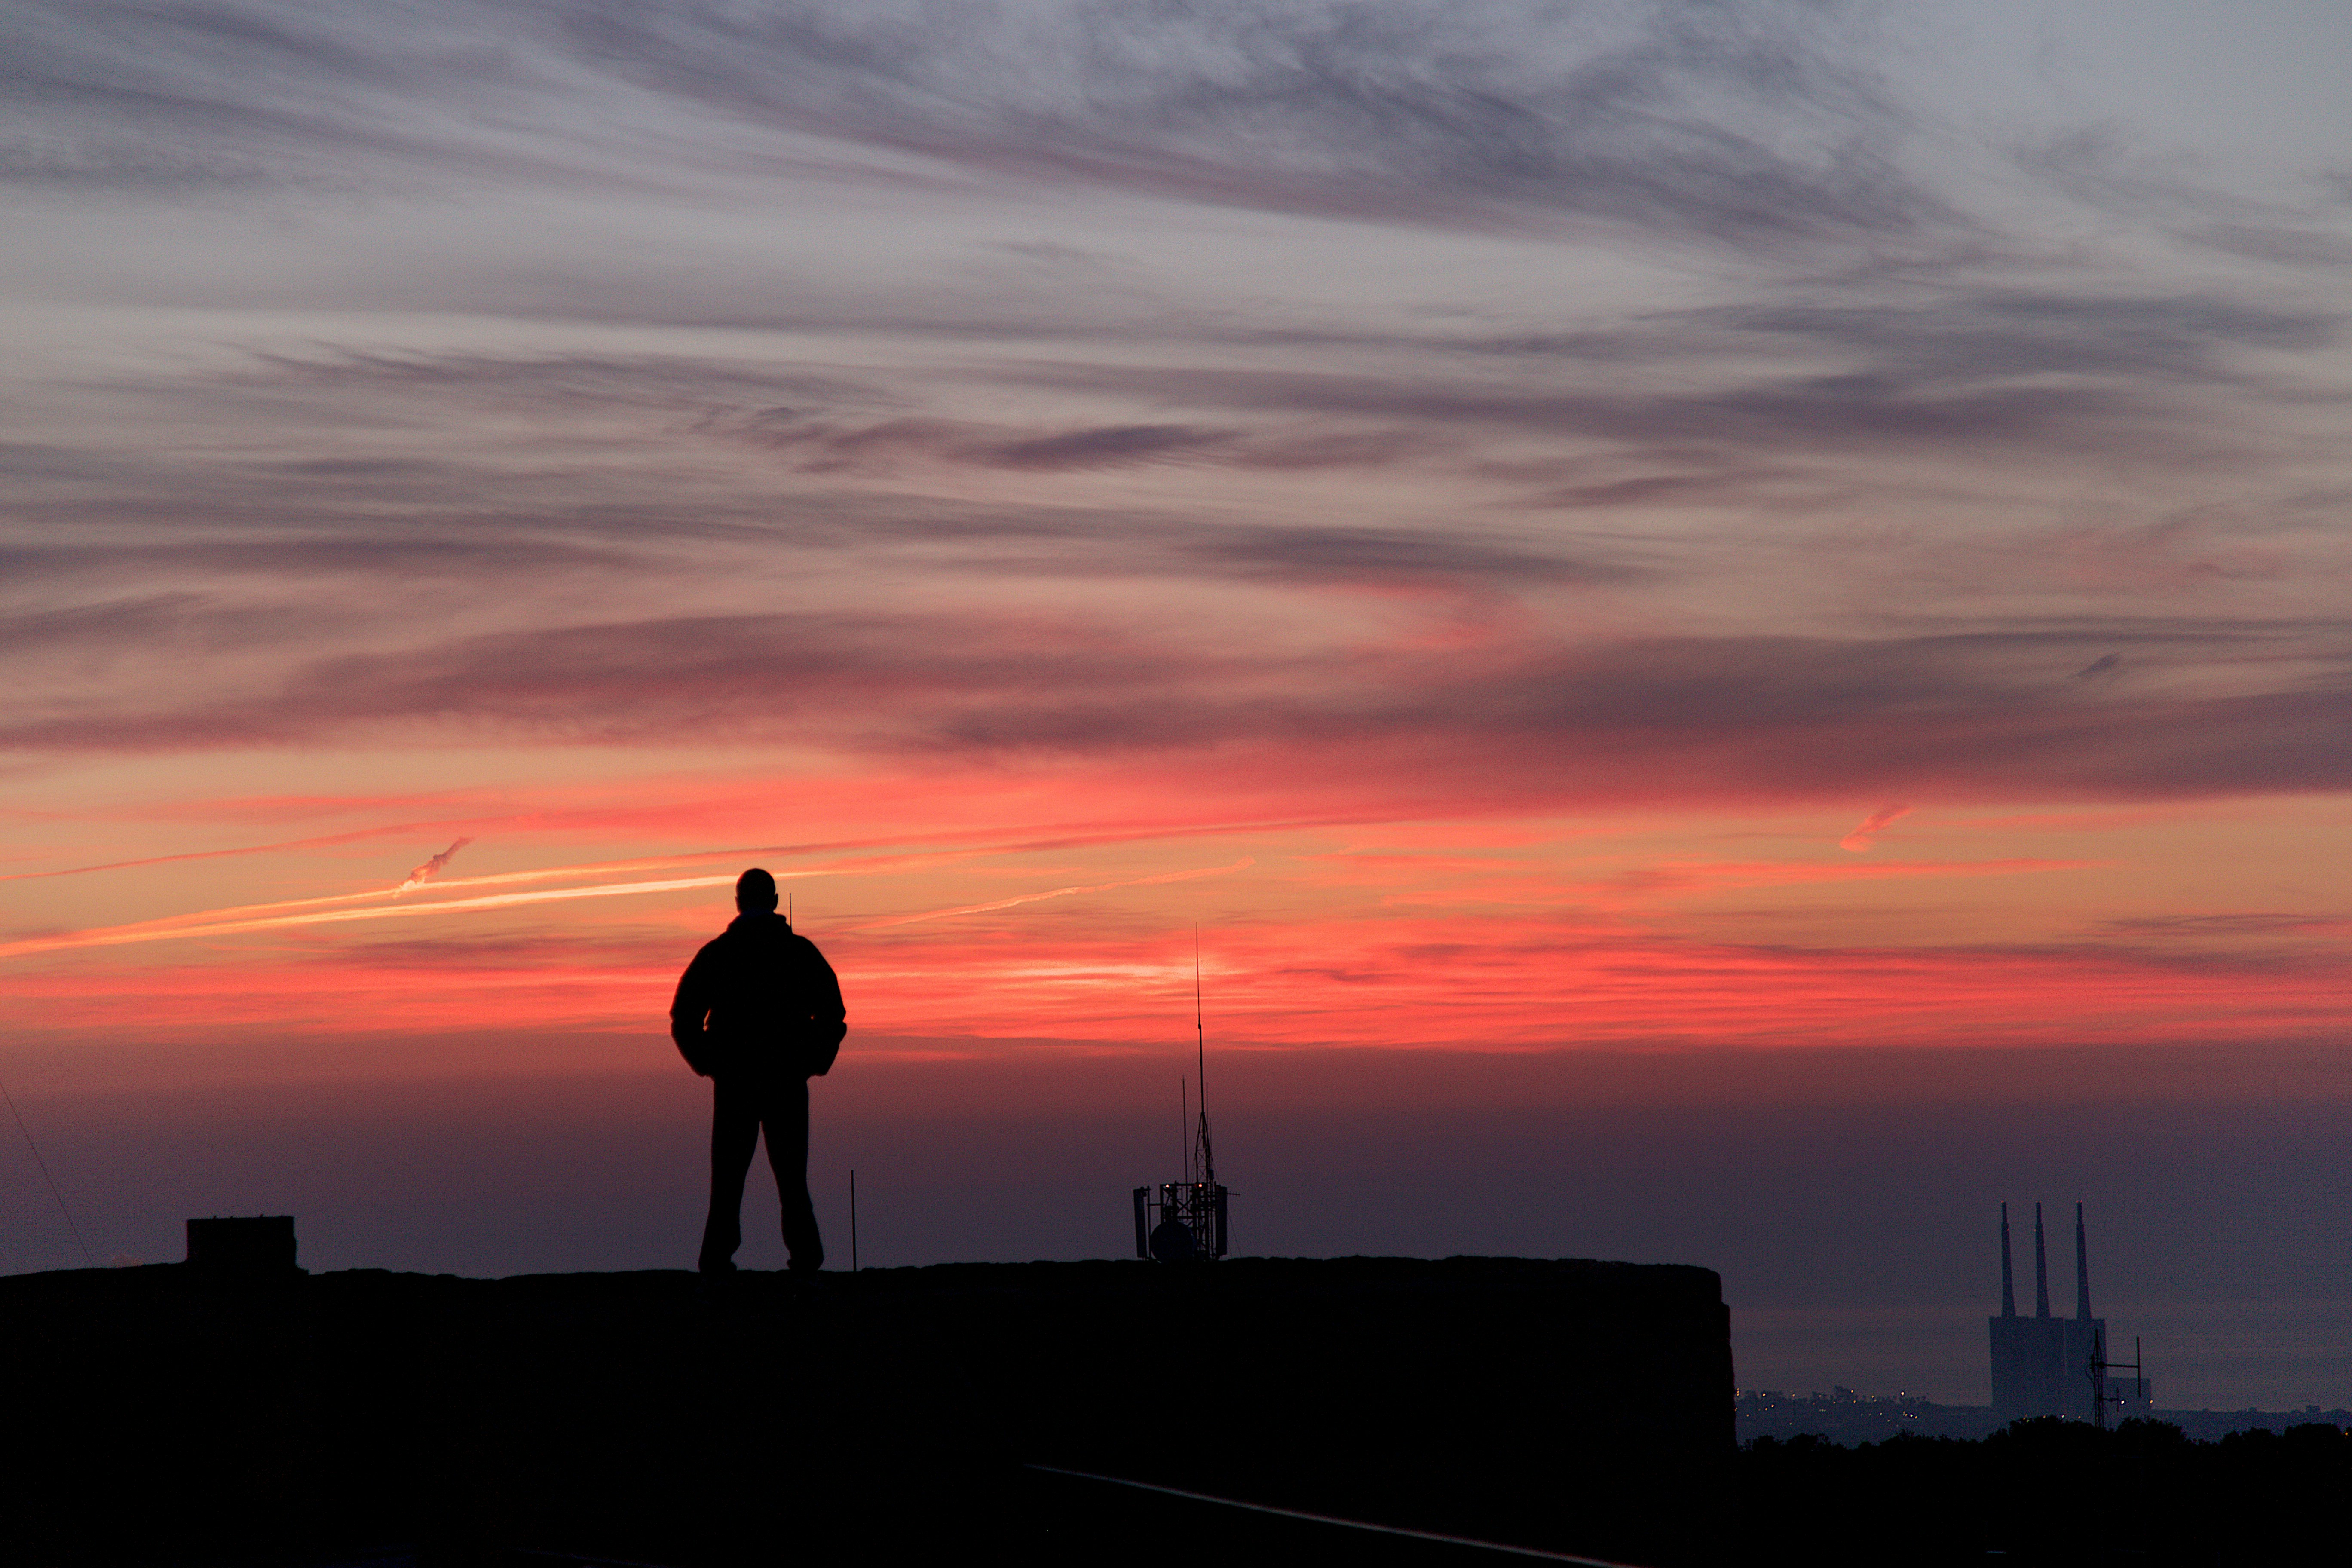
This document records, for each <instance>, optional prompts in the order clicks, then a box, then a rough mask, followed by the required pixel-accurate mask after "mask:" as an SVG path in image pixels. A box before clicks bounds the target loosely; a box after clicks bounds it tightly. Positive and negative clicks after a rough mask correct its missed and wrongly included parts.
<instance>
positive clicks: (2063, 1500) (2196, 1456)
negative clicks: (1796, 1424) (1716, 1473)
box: [1729, 1417, 2352, 1568]
mask: <svg viewBox="0 0 2352 1568" xmlns="http://www.w3.org/2000/svg"><path fill="white" fill-rule="evenodd" d="M1735 1474H1736V1476H1737V1481H1736V1483H1735V1506H1736V1508H1737V1510H1738V1512H1737V1518H1736V1522H1735V1523H1734V1525H1733V1528H1732V1529H1731V1531H1729V1537H1730V1544H1731V1545H1732V1546H1733V1547H1734V1548H1735V1549H1736V1550H1737V1552H1738V1557H1739V1560H1740V1561H1742V1562H1754V1563H1798V1562H1803V1563H1873V1564H1884V1563H1922V1564H1941V1563H2012V1564H2026V1563H2069V1564H2072V1563H2109V1562H2112V1563H2148V1564H2164V1565H2167V1568H2171V1565H2175V1564H2178V1565H2180V1568H2189V1565H2192V1564H2193V1565H2195V1568H2233V1565H2235V1564H2240V1563H2247V1564H2252V1563H2265V1564H2277V1563H2343V1562H2346V1561H2347V1559H2352V1547H2347V1539H2352V1538H2348V1537H2347V1524H2352V1434H2347V1433H2345V1432H2342V1431H2339V1430H2338V1429H2336V1427H2334V1426H2327V1425H2325V1424H2321V1423H2314V1424H2311V1425H2308V1426H2294V1427H2290V1428H2288V1429H2287V1431H2286V1432H2284V1434H2281V1433H2275V1432H2269V1431H2252V1432H2239V1433H2233V1434H2231V1436H2227V1437H2223V1438H2221V1440H2219V1441H2217V1442H2210V1443H2200V1442H2195V1441H2192V1440H2190V1439H2189V1438H2188V1437H2187V1436H2184V1435H2183V1434H2182V1433H2181V1430H2180V1428H2179V1427H2178V1426H2173V1425H2171V1424H2170V1423H2169V1422H2163V1421H2138V1420H2135V1421H2126V1422H2124V1423H2122V1424H2121V1425H2120V1426H2117V1427H2116V1429H2114V1430H2112V1431H2101V1430H2099V1429H2098V1428H2097V1427H2095V1426H2088V1425H2086V1424H2084V1423H2083V1422H2079V1421H2060V1420H2057V1419H2055V1418H2050V1417H2044V1418H2040V1419H2035V1420H2030V1421H2017V1422H2012V1423H2011V1425H2010V1426H2007V1427H2006V1428H2004V1429H2003V1430H2001V1431H2000V1432H1997V1433H1995V1434H1993V1435H1992V1436H1990V1437H1987V1438H1984V1439H1982V1440H1981V1441H1970V1440H1968V1439H1964V1438H1956V1437H1921V1436H1913V1435H1911V1434H1907V1433H1906V1434H1904V1435H1902V1436H1895V1437H1890V1438H1888V1439H1887V1440H1886V1441H1885V1442H1881V1443H1864V1444H1861V1445H1859V1446H1857V1447H1840V1446H1838V1445H1836V1444H1834V1443H1829V1442H1825V1441H1823V1440H1822V1439H1820V1438H1817V1437H1811V1436H1800V1437H1792V1438H1776V1437H1758V1438H1756V1439H1755V1440H1754V1441H1752V1442H1750V1443H1748V1445H1746V1446H1745V1447H1743V1448H1742V1450H1741V1451H1740V1454H1739V1460H1738V1466H1737V1467H1736V1469H1735Z"/></svg>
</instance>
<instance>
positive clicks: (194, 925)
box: [0, 875, 735, 958]
mask: <svg viewBox="0 0 2352 1568" xmlns="http://www.w3.org/2000/svg"><path fill="white" fill-rule="evenodd" d="M734 882H735V879H734V877H732V876H731V875H730V876H722V877H678V878H673V879H669V880H667V881H661V882H607V883H604V884H602V885H600V886H597V887H591V888H540V889H534V890H533V891H530V892H527V893H486V894H484V895H483V896H482V897H480V898H477V899H444V900H441V901H440V902H439V903H436V904H393V905H388V906H385V907H382V908H378V909H372V910H310V912H308V913H305V914H278V915H259V916H256V917H254V918H251V919H247V920H213V921H205V920H204V919H203V917H201V916H194V915H182V916H179V917H176V918H175V919H173V920H172V921H145V922H142V924H139V925H131V926H103V927H100V928H97V929H95V930H91V931H65V932H62V933H60V934H58V935H57V936H43V937H29V938H27V939H26V940H25V941H23V942H7V943H0V958H18V957H22V956H24V955H26V954H28V953H35V952H59V951H61V950H64V949H67V948H78V947H120V946H121V945H123V944H124V943H126V942H170V941H173V940H175V939H177V938H180V937H192V936H227V935H230V934H233V933H236V932H239V931H278V930H282V929H284V928H285V927H288V926H310V925H340V924H341V923H343V922H345V921H386V920H410V919H414V918H415V917H416V916H419V915H438V914H460V913H466V912H468V911H471V910H502V909H511V908H513V907H515V906H516V905H518V904H551V903H556V902H560V901H561V900H565V899H613V898H621V897H625V896H626V895H628V894H631V893H671V892H677V891H678V890H679V889H685V888H718V887H732V886H733V885H734ZM375 896H376V897H378V898H382V897H383V896H385V895H383V894H381V893H379V894H377V895H375ZM310 901H315V902H325V901H326V900H310ZM265 907H266V906H265ZM222 912H224V913H231V912H235V911H226V910H225V911H222Z"/></svg>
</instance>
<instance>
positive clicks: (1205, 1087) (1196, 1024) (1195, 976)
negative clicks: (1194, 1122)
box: [1192, 921, 1209, 1121]
mask: <svg viewBox="0 0 2352 1568" xmlns="http://www.w3.org/2000/svg"><path fill="white" fill-rule="evenodd" d="M1192 1054H1193V1056H1194V1058H1196V1060H1197V1063H1198V1066H1199V1068H1200V1072H1201V1116H1202V1120H1204V1121H1205V1120H1206V1119H1207V1118H1208V1114H1209V1037H1208V1036H1207V1035H1206V1034H1205V1033H1203V1032H1202V1027H1201V922H1200V921H1193V922H1192Z"/></svg>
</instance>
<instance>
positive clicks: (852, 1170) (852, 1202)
mask: <svg viewBox="0 0 2352 1568" xmlns="http://www.w3.org/2000/svg"><path fill="white" fill-rule="evenodd" d="M849 1271H850V1272H851V1273H852V1274H855V1273H856V1272H857V1167H856V1166H855V1165H852V1166H850V1167H849Z"/></svg>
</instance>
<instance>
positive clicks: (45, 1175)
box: [0, 1083, 98, 1268]
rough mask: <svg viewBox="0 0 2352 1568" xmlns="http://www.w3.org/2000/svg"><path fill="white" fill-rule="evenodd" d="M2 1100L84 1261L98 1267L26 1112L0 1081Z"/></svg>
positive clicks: (0, 1098)
mask: <svg viewBox="0 0 2352 1568" xmlns="http://www.w3.org/2000/svg"><path fill="white" fill-rule="evenodd" d="M0 1100H6V1101H7V1102H8V1114H9V1115H11V1116H13V1117H15V1118H16V1131H19V1132H22V1133H23V1134H24V1135H25V1147H26V1148H27V1149H30V1150H31V1151H32V1152H33V1163H34V1164H36V1165H38V1166H39V1167H40V1168H41V1180H43V1181H45V1182H47V1183H48V1184H49V1196H51V1197H53V1198H55V1199H57V1200H58V1213H59V1214H61V1215H65V1216H66V1228H67V1229H68V1230H69V1231H71V1232H73V1238H74V1245H75V1246H76V1247H80V1248H81V1258H82V1261H83V1262H85V1263H87V1264H89V1266H90V1267H91V1268H97V1267H98V1259H97V1258H92V1257H91V1256H90V1255H89V1243H88V1242H86V1241H84V1240H83V1239H82V1238H81V1226H78V1225H76V1224H74V1216H73V1210H71V1209H69V1208H68V1207H66V1195H65V1194H63V1193H61V1192H59V1191H58V1179H57V1178H56V1177H55V1176H52V1175H50V1174H49V1163H48V1162H47V1160H44V1159H42V1158H41V1146H40V1145H39V1144H38V1143H36V1142H33V1130H32V1129H31V1128H29V1127H27V1126H26V1125H25V1113H24V1112H23V1111H21V1110H17V1109H16V1096H15V1095H13V1094H10V1093H9V1092H8V1086H7V1085H6V1084H5V1083H0Z"/></svg>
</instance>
